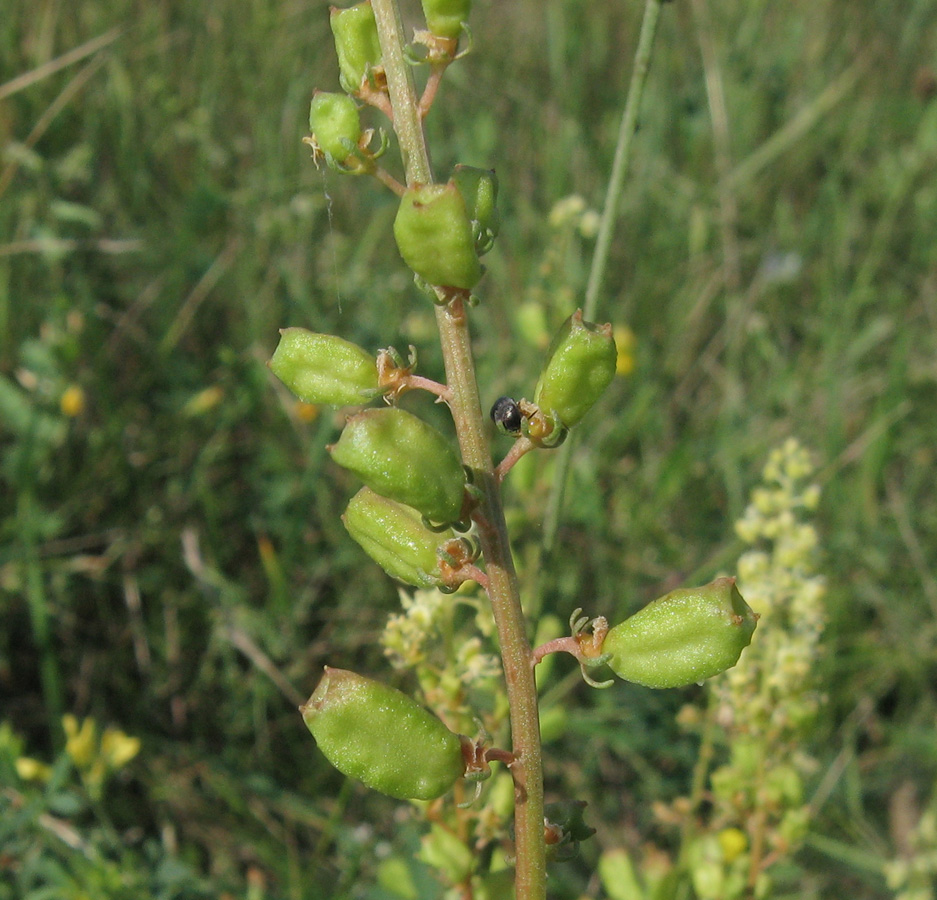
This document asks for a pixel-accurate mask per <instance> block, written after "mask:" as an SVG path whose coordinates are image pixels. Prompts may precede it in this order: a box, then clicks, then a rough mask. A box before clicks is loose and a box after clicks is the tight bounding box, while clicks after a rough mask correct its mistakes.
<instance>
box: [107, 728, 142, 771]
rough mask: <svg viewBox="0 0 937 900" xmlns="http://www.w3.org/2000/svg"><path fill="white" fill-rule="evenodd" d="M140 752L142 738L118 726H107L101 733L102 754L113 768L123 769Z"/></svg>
mask: <svg viewBox="0 0 937 900" xmlns="http://www.w3.org/2000/svg"><path fill="white" fill-rule="evenodd" d="M139 752H140V738H135V737H130V736H129V735H126V734H124V733H123V732H122V731H120V730H119V729H117V728H105V729H104V734H102V735H101V756H102V757H103V758H104V759H105V760H106V761H107V764H108V766H109V767H110V768H111V769H121V768H123V767H124V766H125V765H127V763H129V762H130V760H132V759H133V758H134V757H135V756H136V755H137V754H138V753H139Z"/></svg>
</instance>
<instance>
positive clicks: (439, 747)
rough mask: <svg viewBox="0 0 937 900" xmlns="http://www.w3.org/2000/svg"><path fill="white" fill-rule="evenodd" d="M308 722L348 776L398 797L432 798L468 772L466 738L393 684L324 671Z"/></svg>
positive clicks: (307, 707) (308, 707)
mask: <svg viewBox="0 0 937 900" xmlns="http://www.w3.org/2000/svg"><path fill="white" fill-rule="evenodd" d="M300 712H301V713H302V715H303V721H304V722H305V723H306V727H307V728H308V729H309V730H310V732H312V736H313V737H314V738H315V739H316V743H317V744H318V745H319V749H320V750H321V751H322V753H323V754H324V755H325V757H326V759H328V761H329V762H330V763H331V764H332V765H333V766H335V768H336V769H338V770H339V772H341V773H342V774H344V775H347V776H349V777H350V778H357V779H358V780H359V781H362V782H364V783H365V784H366V785H367V786H368V787H370V788H373V789H374V790H376V791H380V792H381V793H382V794H388V795H389V796H391V797H396V798H397V799H399V800H434V799H435V798H437V797H441V796H442V795H443V794H445V793H446V792H447V791H448V790H449V789H450V788H451V787H452V786H453V784H455V782H456V781H457V780H458V778H460V777H461V775H462V774H463V773H464V772H465V762H464V761H463V756H462V740H461V738H460V737H459V735H457V734H455V733H454V732H452V731H450V730H449V729H448V728H446V726H445V725H444V724H443V723H442V722H441V721H440V720H439V719H437V718H436V716H434V715H432V714H431V713H429V712H428V711H427V710H425V709H423V707H422V706H420V705H419V704H418V703H417V702H416V701H415V700H413V699H412V698H411V697H408V696H407V695H406V694H404V693H401V692H400V691H398V690H396V689H395V688H392V687H390V686H389V685H385V684H381V683H380V682H378V681H373V680H371V679H370V678H364V677H363V676H361V675H357V674H355V673H354V672H349V671H347V670H346V669H332V668H329V667H328V666H326V669H325V674H324V675H323V676H322V680H321V681H320V682H319V685H318V687H317V688H316V689H315V692H314V693H313V695H312V696H311V697H310V698H309V700H308V702H307V703H306V704H305V705H304V706H301V707H300Z"/></svg>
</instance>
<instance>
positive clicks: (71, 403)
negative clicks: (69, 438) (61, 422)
mask: <svg viewBox="0 0 937 900" xmlns="http://www.w3.org/2000/svg"><path fill="white" fill-rule="evenodd" d="M59 409H61V410H62V414H63V415H66V416H68V417H69V418H70V419H74V418H75V417H76V416H80V415H81V414H82V413H83V412H84V411H85V392H84V391H83V390H82V389H81V388H80V387H79V386H78V385H77V384H70V385H69V386H68V387H67V388H65V390H64V391H63V392H62V396H61V397H60V398H59Z"/></svg>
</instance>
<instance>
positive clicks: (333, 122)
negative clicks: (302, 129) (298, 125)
mask: <svg viewBox="0 0 937 900" xmlns="http://www.w3.org/2000/svg"><path fill="white" fill-rule="evenodd" d="M309 130H310V131H311V132H312V133H313V136H314V137H315V139H316V143H317V144H318V145H319V147H320V149H321V150H323V151H324V152H325V153H328V154H329V155H330V156H331V157H332V158H333V159H335V161H336V162H343V161H344V160H345V159H347V158H348V155H349V154H350V153H352V151H353V150H354V149H355V147H357V146H358V141H359V139H360V138H361V119H360V116H359V114H358V105H357V104H356V103H355V101H354V100H352V99H351V97H349V96H348V95H347V94H331V93H328V92H326V91H316V92H315V94H314V95H313V97H312V103H311V104H310V106H309Z"/></svg>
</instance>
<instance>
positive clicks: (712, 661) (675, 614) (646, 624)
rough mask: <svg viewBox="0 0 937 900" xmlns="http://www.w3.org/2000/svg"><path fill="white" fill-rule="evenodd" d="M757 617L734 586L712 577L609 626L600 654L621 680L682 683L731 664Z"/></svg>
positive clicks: (727, 580) (667, 685) (745, 643)
mask: <svg viewBox="0 0 937 900" xmlns="http://www.w3.org/2000/svg"><path fill="white" fill-rule="evenodd" d="M757 620H758V616H757V615H756V614H755V613H753V612H752V610H751V608H750V607H749V605H748V604H747V603H746V602H745V600H744V599H742V595H741V594H740V593H739V592H738V588H736V586H735V579H734V578H717V579H716V580H715V581H713V582H711V583H710V584H707V585H704V586H703V587H697V588H680V589H679V590H676V591H671V592H670V593H669V594H666V595H664V596H663V597H659V598H658V599H657V600H654V601H653V602H651V603H649V604H648V605H647V606H645V607H644V609H642V610H640V611H639V612H637V613H635V614H634V615H633V616H631V617H630V618H628V619H625V621H624V622H622V623H621V624H620V625H616V626H615V627H614V628H612V629H610V630H609V632H608V634H607V635H606V636H605V641H604V643H603V644H602V653H603V654H605V653H610V654H611V658H610V659H609V661H608V665H609V668H611V670H612V671H613V672H614V673H615V674H616V675H618V677H619V678H623V679H624V680H625V681H633V682H634V683H635V684H643V685H645V686H646V687H651V688H672V687H683V686H684V685H687V684H693V683H694V682H697V681H702V680H703V679H704V678H710V677H712V676H713V675H718V674H719V673H720V672H724V671H725V670H726V669H729V668H731V667H732V666H734V665H735V664H736V663H737V662H738V659H739V655H740V654H741V652H742V650H744V649H745V648H746V647H747V646H748V645H749V644H750V643H751V639H752V633H753V632H754V630H755V623H756V622H757Z"/></svg>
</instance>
